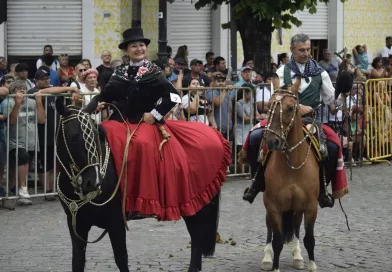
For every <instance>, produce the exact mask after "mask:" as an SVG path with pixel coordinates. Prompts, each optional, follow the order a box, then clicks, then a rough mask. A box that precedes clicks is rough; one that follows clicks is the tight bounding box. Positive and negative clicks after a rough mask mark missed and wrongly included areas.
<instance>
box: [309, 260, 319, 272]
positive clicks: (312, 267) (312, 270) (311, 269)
mask: <svg viewBox="0 0 392 272" xmlns="http://www.w3.org/2000/svg"><path fill="white" fill-rule="evenodd" d="M308 270H309V272H317V265H316V263H315V262H314V261H310V262H309V266H308Z"/></svg>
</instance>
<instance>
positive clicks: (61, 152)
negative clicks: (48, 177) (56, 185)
mask: <svg viewBox="0 0 392 272" xmlns="http://www.w3.org/2000/svg"><path fill="white" fill-rule="evenodd" d="M90 108H92V107H90ZM56 109H57V111H58V113H59V114H60V115H61V119H60V123H59V127H58V131H57V136H56V138H57V139H56V142H57V160H58V162H59V163H60V164H61V167H62V168H63V170H64V171H65V172H66V175H68V177H69V178H70V179H71V182H72V185H73V186H74V187H75V189H76V192H78V193H79V194H82V195H83V196H85V195H87V194H88V193H90V192H93V191H97V190H99V189H100V186H101V184H102V180H103V177H102V175H101V173H100V170H101V167H102V163H103V162H102V160H103V157H104V156H103V155H102V152H103V151H102V148H101V142H100V139H101V136H100V133H99V129H98V128H97V125H96V124H95V123H94V122H93V120H92V118H90V112H88V111H89V109H88V107H87V108H85V109H83V110H81V109H79V108H77V107H74V106H68V107H67V106H66V105H65V104H64V100H63V99H62V98H58V99H57V101H56ZM90 111H91V110H90ZM102 132H103V131H102ZM103 133H104V132H103Z"/></svg>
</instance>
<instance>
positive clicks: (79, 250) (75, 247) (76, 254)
mask: <svg viewBox="0 0 392 272" xmlns="http://www.w3.org/2000/svg"><path fill="white" fill-rule="evenodd" d="M67 221H68V229H69V233H70V234H71V240H72V272H83V271H84V266H85V264H86V247H87V243H86V242H84V241H82V240H80V239H79V238H78V237H77V236H76V235H75V233H74V230H73V227H72V219H71V216H67ZM80 223H81V222H78V223H77V228H76V231H77V233H78V235H79V236H80V237H81V238H83V239H84V240H85V241H87V239H88V232H89V231H90V229H91V225H83V224H80Z"/></svg>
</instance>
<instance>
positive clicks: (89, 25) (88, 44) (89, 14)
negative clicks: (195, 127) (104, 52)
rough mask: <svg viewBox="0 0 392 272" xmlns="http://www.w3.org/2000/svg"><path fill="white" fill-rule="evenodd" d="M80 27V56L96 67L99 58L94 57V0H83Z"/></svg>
mask: <svg viewBox="0 0 392 272" xmlns="http://www.w3.org/2000/svg"><path fill="white" fill-rule="evenodd" d="M82 27H83V30H82V33H83V34H82V35H83V44H82V56H83V58H84V59H90V60H91V62H92V66H93V67H97V66H98V65H97V64H100V63H101V59H98V60H97V59H94V0H83V6H82Z"/></svg>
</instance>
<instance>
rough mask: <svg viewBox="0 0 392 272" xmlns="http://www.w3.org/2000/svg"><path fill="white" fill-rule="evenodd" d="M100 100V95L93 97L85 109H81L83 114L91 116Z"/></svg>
mask: <svg viewBox="0 0 392 272" xmlns="http://www.w3.org/2000/svg"><path fill="white" fill-rule="evenodd" d="M100 100H101V96H100V95H96V96H94V97H93V98H92V99H91V101H90V103H88V105H87V106H86V107H84V108H83V109H82V111H83V112H85V113H88V114H92V113H93V112H94V111H95V110H96V109H97V107H98V102H99V101H100Z"/></svg>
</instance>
